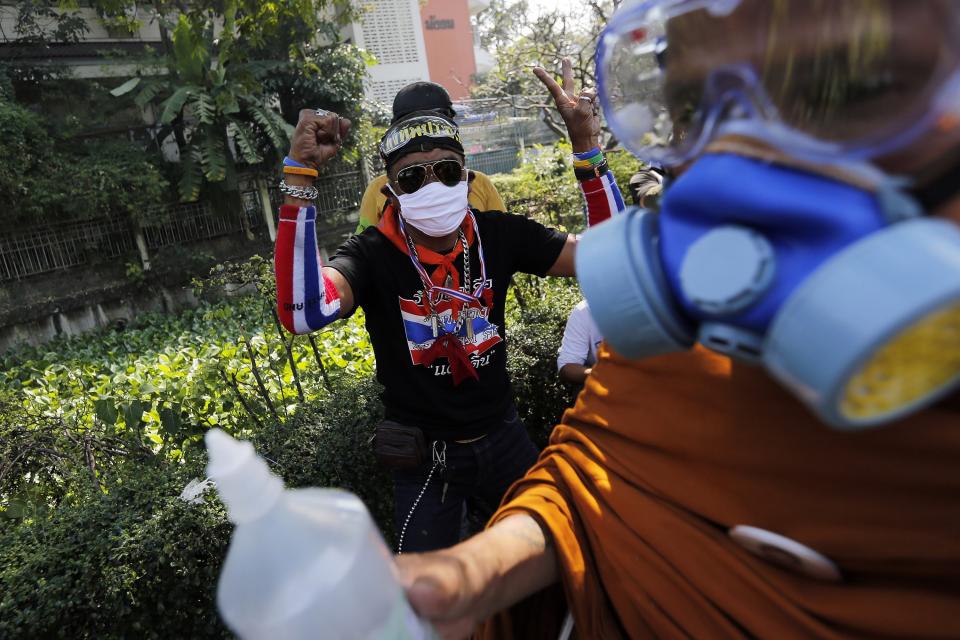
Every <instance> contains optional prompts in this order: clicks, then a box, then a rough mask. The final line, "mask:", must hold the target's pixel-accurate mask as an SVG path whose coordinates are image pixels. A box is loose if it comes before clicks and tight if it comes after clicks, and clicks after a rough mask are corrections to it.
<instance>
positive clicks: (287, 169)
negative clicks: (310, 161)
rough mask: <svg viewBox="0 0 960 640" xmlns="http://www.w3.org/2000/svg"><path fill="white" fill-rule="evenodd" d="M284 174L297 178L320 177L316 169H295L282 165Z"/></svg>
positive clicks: (292, 166) (295, 167) (294, 167)
mask: <svg viewBox="0 0 960 640" xmlns="http://www.w3.org/2000/svg"><path fill="white" fill-rule="evenodd" d="M283 172H284V173H292V174H294V175H298V176H310V177H311V178H316V177H317V176H318V175H320V172H319V171H317V170H316V169H311V168H310V167H297V166H295V165H283Z"/></svg>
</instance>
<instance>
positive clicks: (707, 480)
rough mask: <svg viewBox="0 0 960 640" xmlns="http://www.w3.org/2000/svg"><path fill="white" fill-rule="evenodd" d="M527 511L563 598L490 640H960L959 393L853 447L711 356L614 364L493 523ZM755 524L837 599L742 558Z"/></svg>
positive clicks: (604, 364) (593, 383)
mask: <svg viewBox="0 0 960 640" xmlns="http://www.w3.org/2000/svg"><path fill="white" fill-rule="evenodd" d="M517 512H525V513H529V514H530V515H532V516H533V517H534V518H536V519H537V520H538V521H539V522H540V523H541V524H542V525H543V526H545V528H546V530H547V531H548V532H549V537H550V538H552V541H553V544H554V545H555V548H556V550H557V555H558V558H559V562H560V573H561V576H562V582H563V589H562V592H563V593H565V596H566V597H565V598H563V597H562V596H563V593H561V591H560V589H554V590H553V591H552V592H551V591H549V590H548V591H546V592H544V593H541V594H539V595H538V596H535V597H533V598H531V599H530V600H528V601H526V602H525V603H521V604H520V605H518V606H517V607H515V608H514V609H513V610H512V611H511V612H510V613H508V614H504V615H500V616H498V617H496V618H495V619H494V620H492V621H490V622H489V623H488V624H487V625H486V627H485V629H484V630H483V633H482V635H484V636H485V637H487V638H498V639H502V638H511V637H514V638H518V639H520V638H522V639H523V640H527V639H528V638H540V637H552V638H555V637H556V635H555V633H556V630H557V623H558V621H560V620H562V618H563V616H564V613H565V611H566V608H567V603H569V606H570V608H571V609H572V611H573V614H574V618H575V621H576V631H575V634H574V637H577V638H582V639H590V640H593V639H596V638H618V637H630V638H644V637H660V638H679V637H692V638H735V637H744V636H755V637H760V638H778V639H782V638H809V637H819V638H835V637H864V636H870V637H876V636H899V637H909V638H958V637H960V396H954V397H952V398H949V399H948V400H946V401H944V402H942V403H940V404H939V405H938V406H937V407H935V408H933V409H930V410H927V411H925V412H923V413H921V414H919V415H916V416H913V417H911V418H909V419H907V420H905V421H902V422H900V423H897V424H894V425H891V426H888V427H884V428H877V429H872V430H868V431H863V432H859V433H842V432H838V431H834V430H831V429H830V428H828V427H826V426H824V425H823V424H821V423H820V422H818V421H817V420H816V419H815V418H814V417H813V416H812V415H811V414H810V413H809V411H808V410H807V409H805V408H804V407H803V406H802V405H800V404H799V402H798V401H796V400H795V399H794V398H793V397H792V396H790V395H789V394H788V393H786V392H785V391H784V390H783V389H782V388H781V387H779V386H778V385H777V384H776V383H775V382H773V381H772V380H771V379H769V378H768V377H767V376H766V374H764V373H763V371H762V370H760V369H758V368H754V367H749V366H741V365H732V366H731V363H730V361H729V360H728V359H726V358H723V357H720V356H717V355H715V354H712V353H710V352H707V351H705V350H697V351H694V352H689V353H683V354H676V355H670V356H663V357H659V358H653V359H648V360H643V361H631V360H626V359H623V358H620V357H619V356H617V355H615V354H614V353H612V352H611V351H610V350H608V349H607V348H606V347H604V348H603V349H602V350H601V353H600V357H599V362H598V364H597V365H596V366H595V367H594V368H593V373H592V374H591V376H590V377H589V378H588V380H587V384H586V387H585V388H584V391H583V392H582V393H581V395H580V397H579V398H578V400H577V403H576V405H575V406H574V407H573V408H572V409H571V410H569V411H567V413H566V414H565V415H564V417H563V421H562V423H561V424H560V425H559V426H558V427H557V429H556V430H555V431H554V433H553V435H552V437H551V440H550V446H549V447H548V448H547V449H546V450H545V451H544V453H543V454H542V455H541V457H540V460H539V462H538V463H537V464H536V465H535V466H534V467H533V468H532V469H531V470H530V471H529V472H528V473H527V475H526V477H524V478H523V479H521V480H520V481H518V482H517V483H516V484H515V485H514V486H513V487H512V489H511V490H510V491H509V492H508V494H507V496H506V497H505V498H504V504H503V505H502V506H501V508H500V510H499V511H498V512H497V514H496V515H495V516H494V521H496V520H499V519H503V518H505V517H506V516H508V515H510V514H514V513H517ZM738 524H745V525H752V526H755V527H760V528H762V529H767V530H770V531H773V532H776V533H779V534H781V535H784V536H787V537H789V538H792V539H793V540H796V541H798V542H800V543H802V544H805V545H807V546H809V547H811V548H813V549H815V550H817V551H819V552H820V553H822V554H825V555H826V556H827V557H829V558H830V559H832V560H833V561H834V562H835V563H836V564H837V565H838V566H839V567H840V569H841V571H842V572H843V575H844V579H843V581H842V582H840V583H829V582H823V581H818V580H815V579H812V578H808V577H804V576H803V575H800V574H799V573H797V572H794V571H790V570H786V569H782V568H778V567H776V566H774V565H773V564H771V563H769V562H767V561H766V560H763V559H760V558H758V557H756V556H754V555H752V554H751V553H749V552H747V551H745V550H744V549H743V548H741V547H740V546H738V545H737V544H736V543H734V542H733V541H732V540H731V539H730V538H729V537H728V535H727V533H726V532H727V530H728V528H730V527H733V526H735V525H738Z"/></svg>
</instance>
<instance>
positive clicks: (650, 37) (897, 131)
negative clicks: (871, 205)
mask: <svg viewBox="0 0 960 640" xmlns="http://www.w3.org/2000/svg"><path fill="white" fill-rule="evenodd" d="M597 72H598V84H599V91H600V101H601V105H602V106H603V110H604V115H605V117H606V119H607V122H608V123H609V125H610V127H611V129H612V131H613V132H614V134H616V136H617V137H618V139H619V140H620V141H621V142H622V143H623V144H624V146H625V147H627V148H628V149H629V150H630V151H631V152H633V153H634V154H636V155H637V156H639V157H640V158H642V159H644V160H647V161H650V162H656V163H660V164H664V165H667V166H676V165H680V164H684V163H685V162H687V161H689V160H690V159H692V158H694V157H696V156H698V155H699V154H700V153H702V152H703V150H704V149H705V147H706V146H707V145H708V144H709V143H710V141H711V140H714V139H715V138H717V137H718V136H719V135H721V134H727V133H730V134H745V135H750V136H753V137H759V138H761V139H763V140H765V141H766V142H769V143H770V144H773V145H775V146H777V147H778V148H781V149H784V150H785V151H789V152H790V153H791V154H792V155H795V156H798V157H806V158H809V159H813V160H818V159H822V158H830V159H832V160H836V159H837V158H838V157H839V158H847V159H851V160H865V159H871V158H877V157H882V156H884V155H887V154H889V153H892V152H894V151H897V150H899V149H902V148H903V147H904V146H905V145H907V144H909V143H911V142H913V141H915V140H916V139H917V138H918V137H919V136H920V135H922V134H924V133H927V132H930V131H933V130H937V129H938V128H939V129H943V130H947V129H953V128H955V127H956V126H957V120H958V118H960V2H955V1H953V0H909V1H907V0H830V1H829V2H811V1H810V0H645V1H640V0H637V1H635V2H630V3H627V4H625V5H623V6H622V7H621V8H620V9H619V10H618V11H617V12H616V13H615V14H614V15H613V17H612V18H611V20H610V22H609V24H608V25H607V27H606V29H605V30H604V32H603V34H602V35H601V39H600V44H599V47H598V50H597Z"/></svg>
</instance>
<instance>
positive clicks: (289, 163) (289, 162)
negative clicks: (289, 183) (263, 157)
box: [283, 156, 310, 169]
mask: <svg viewBox="0 0 960 640" xmlns="http://www.w3.org/2000/svg"><path fill="white" fill-rule="evenodd" d="M283 166H285V167H300V168H301V169H309V168H310V167H308V166H307V165H305V164H300V163H299V162H297V161H296V160H294V159H293V158H291V157H290V156H284V157H283Z"/></svg>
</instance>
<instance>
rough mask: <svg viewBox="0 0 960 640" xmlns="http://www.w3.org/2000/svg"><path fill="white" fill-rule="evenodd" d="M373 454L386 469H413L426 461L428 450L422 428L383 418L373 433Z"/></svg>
mask: <svg viewBox="0 0 960 640" xmlns="http://www.w3.org/2000/svg"><path fill="white" fill-rule="evenodd" d="M373 455H374V457H375V458H376V459H377V462H379V463H380V466H382V467H384V468H386V469H413V468H416V467H420V466H423V465H424V464H426V463H427V460H428V457H429V455H430V451H429V450H428V449H427V440H426V438H425V437H424V435H423V430H422V429H420V428H419V427H408V426H406V425H403V424H400V423H399V422H394V421H393V420H384V421H383V422H381V423H380V424H378V425H377V430H376V431H375V432H374V434H373Z"/></svg>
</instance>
